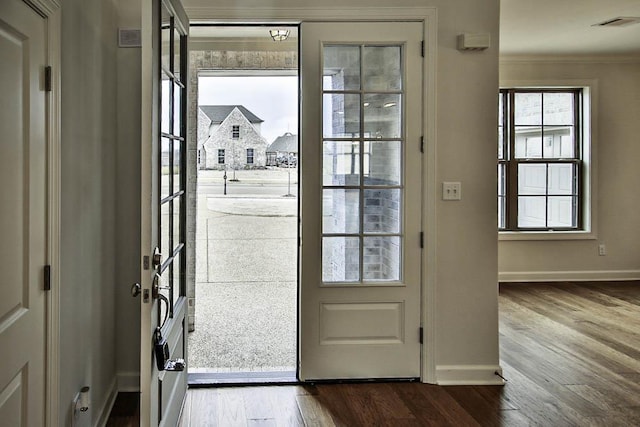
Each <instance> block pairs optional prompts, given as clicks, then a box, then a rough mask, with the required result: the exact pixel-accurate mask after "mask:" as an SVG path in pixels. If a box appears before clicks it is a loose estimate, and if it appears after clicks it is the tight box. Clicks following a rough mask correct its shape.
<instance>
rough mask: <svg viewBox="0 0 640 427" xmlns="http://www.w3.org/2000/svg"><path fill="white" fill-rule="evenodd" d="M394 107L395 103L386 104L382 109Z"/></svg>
mask: <svg viewBox="0 0 640 427" xmlns="http://www.w3.org/2000/svg"><path fill="white" fill-rule="evenodd" d="M395 106H396V103H395V102H387V103H386V104H384V105H383V107H384V108H389V107H395Z"/></svg>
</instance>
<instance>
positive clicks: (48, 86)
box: [44, 65, 52, 92]
mask: <svg viewBox="0 0 640 427" xmlns="http://www.w3.org/2000/svg"><path fill="white" fill-rule="evenodd" d="M51 73H52V71H51V65H47V66H46V67H44V90H45V92H51V90H52V83H51V78H52V77H51Z"/></svg>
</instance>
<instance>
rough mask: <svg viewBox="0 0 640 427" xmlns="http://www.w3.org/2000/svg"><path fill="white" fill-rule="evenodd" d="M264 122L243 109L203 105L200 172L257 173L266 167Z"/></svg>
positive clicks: (199, 138) (199, 119) (199, 137)
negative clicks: (207, 170)
mask: <svg viewBox="0 0 640 427" xmlns="http://www.w3.org/2000/svg"><path fill="white" fill-rule="evenodd" d="M262 122H263V120H262V119H260V118H259V117H258V116H256V115H255V114H253V113H252V112H251V111H249V110H248V109H247V108H245V107H244V106H242V105H201V106H200V107H199V111H198V168H199V169H219V170H221V169H230V170H231V169H254V168H264V167H265V166H266V151H267V145H268V143H267V140H266V139H265V138H264V137H263V136H262V135H261V132H260V127H261V124H262Z"/></svg>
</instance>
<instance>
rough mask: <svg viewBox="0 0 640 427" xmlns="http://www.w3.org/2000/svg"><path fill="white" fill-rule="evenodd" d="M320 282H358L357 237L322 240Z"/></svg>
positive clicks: (326, 238) (358, 250)
mask: <svg viewBox="0 0 640 427" xmlns="http://www.w3.org/2000/svg"><path fill="white" fill-rule="evenodd" d="M322 281H323V282H358V281H360V239H359V238H358V237H323V238H322Z"/></svg>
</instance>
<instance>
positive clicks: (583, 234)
mask: <svg viewBox="0 0 640 427" xmlns="http://www.w3.org/2000/svg"><path fill="white" fill-rule="evenodd" d="M596 239H597V237H596V235H595V233H593V232H592V231H586V230H581V231H499V232H498V241H508V240H596Z"/></svg>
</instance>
